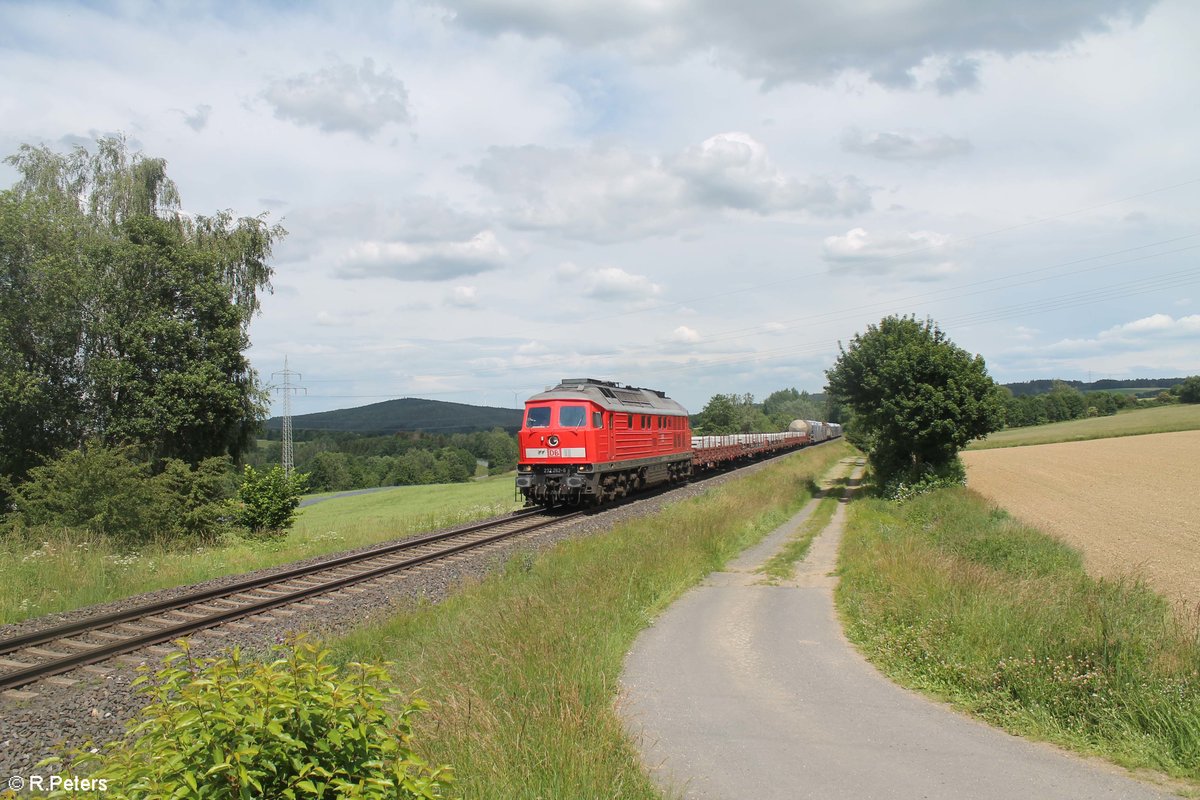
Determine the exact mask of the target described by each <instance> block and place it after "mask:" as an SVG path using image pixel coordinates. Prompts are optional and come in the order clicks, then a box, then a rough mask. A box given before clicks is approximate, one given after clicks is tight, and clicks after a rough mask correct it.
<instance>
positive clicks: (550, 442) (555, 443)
mask: <svg viewBox="0 0 1200 800" xmlns="http://www.w3.org/2000/svg"><path fill="white" fill-rule="evenodd" d="M546 444H548V445H550V446H551V447H558V437H557V436H551V437H550V438H549V439H547V440H546Z"/></svg>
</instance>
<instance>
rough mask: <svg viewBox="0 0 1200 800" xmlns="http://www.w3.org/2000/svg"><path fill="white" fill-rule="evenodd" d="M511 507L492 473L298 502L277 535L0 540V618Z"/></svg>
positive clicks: (50, 533)
mask: <svg viewBox="0 0 1200 800" xmlns="http://www.w3.org/2000/svg"><path fill="white" fill-rule="evenodd" d="M517 505H518V504H517V503H516V502H515V501H514V499H513V484H512V477H511V476H500V477H497V478H491V479H487V480H483V481H474V482H471V483H464V484H446V485H437V486H403V487H397V488H395V489H393V490H389V491H386V492H378V493H375V494H369V495H357V496H354V497H345V498H336V499H331V500H326V501H324V502H322V503H318V504H316V505H313V506H310V507H307V508H303V509H301V510H300V516H299V517H298V518H297V520H296V524H295V526H294V527H293V528H292V530H291V531H290V532H289V533H288V535H287V536H286V537H285V538H283V539H281V540H278V541H269V542H262V541H252V540H246V539H230V540H228V541H225V542H221V543H216V544H213V545H210V546H205V547H189V548H181V547H179V546H176V545H172V544H170V543H160V544H151V545H147V546H145V547H141V548H139V549H137V550H132V551H130V550H120V549H118V548H116V547H115V546H114V545H113V544H112V542H110V541H109V540H107V539H105V538H104V537H100V536H94V535H91V534H88V533H87V532H86V531H77V530H63V529H53V528H47V529H40V530H36V531H32V533H34V534H37V535H36V536H34V537H33V538H4V537H0V623H8V622H17V621H20V620H23V619H28V618H30V617H36V616H40V615H43V614H50V613H54V612H58V611H68V610H71V609H75V608H80V607H82V606H87V605H92V604H94V603H103V602H107V601H110V600H117V599H120V598H122V597H129V596H131V595H136V594H140V593H142V592H148V591H153V590H155V589H162V588H166V587H172V586H182V585H185V584H189V583H196V582H199V581H203V580H207V579H209V578H215V577H220V576H223V575H233V574H238V573H241V572H247V571H250V570H254V569H261V568H263V567H273V566H278V565H280V564H286V563H288V562H291V561H297V560H300V559H304V558H311V557H313V556H318V555H324V554H327V553H333V552H338V551H341V550H350V549H354V548H357V547H363V546H366V545H371V544H377V543H379V542H384V541H388V540H390V539H396V538H402V537H404V536H409V535H412V534H416V533H421V532H424V531H429V530H435V529H437V528H444V527H447V526H450V525H457V524H460V523H465V522H470V521H472V520H476V519H483V518H485V517H489V516H494V515H497V514H502V513H505V512H507V511H510V510H512V509H514V508H516V507H517Z"/></svg>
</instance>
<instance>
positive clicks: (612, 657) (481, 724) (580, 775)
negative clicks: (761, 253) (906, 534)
mask: <svg viewBox="0 0 1200 800" xmlns="http://www.w3.org/2000/svg"><path fill="white" fill-rule="evenodd" d="M849 453H850V448H849V446H848V445H846V444H844V443H842V442H834V443H830V444H827V445H823V446H821V447H818V448H813V449H809V450H805V451H802V452H801V453H798V454H795V455H793V456H791V457H789V458H787V459H784V460H782V461H781V462H779V463H776V464H773V465H771V466H769V467H767V468H766V469H764V470H762V471H761V472H759V473H757V474H755V475H752V476H748V477H747V478H745V479H743V480H738V481H734V482H730V483H728V484H726V485H725V486H723V487H720V488H718V489H714V490H713V491H710V492H706V493H705V494H703V495H702V496H700V497H696V498H692V499H689V500H685V501H681V502H678V503H674V504H672V505H670V506H668V507H667V508H666V509H664V510H663V511H662V512H661V513H660V514H657V515H655V516H653V517H649V518H643V519H638V520H633V521H629V522H626V523H623V524H621V525H618V526H617V527H615V528H614V529H613V530H611V531H609V532H607V533H604V534H600V535H596V536H592V537H588V538H585V539H579V540H574V541H570V542H566V543H563V544H562V545H560V546H559V547H557V548H555V549H554V550H553V551H551V552H549V553H547V554H544V555H542V556H540V557H537V558H534V557H532V556H531V557H528V558H515V559H513V560H512V561H511V562H510V563H509V565H508V568H507V570H506V571H505V572H504V574H503V575H497V576H494V577H493V578H491V579H488V580H485V581H483V582H482V583H480V584H477V585H475V586H472V587H469V588H467V589H465V590H464V591H462V592H460V593H458V594H456V595H455V596H454V597H452V598H450V599H449V600H447V601H445V602H444V603H442V604H440V605H438V606H431V607H419V608H416V609H415V610H413V611H412V612H410V613H406V614H402V615H399V616H397V617H395V618H394V619H392V620H391V621H389V622H388V623H386V624H381V625H374V626H370V627H368V628H366V629H363V630H362V631H360V632H358V633H357V634H356V635H353V636H351V637H349V638H347V639H344V640H342V641H340V642H339V643H337V644H336V646H335V653H336V654H337V655H338V657H339V658H341V659H345V660H355V659H361V660H368V661H385V660H390V661H393V662H395V664H394V667H393V672H394V674H395V675H396V677H397V681H398V684H399V685H400V686H401V687H405V688H411V689H415V690H418V691H419V692H420V695H421V696H422V697H423V698H424V699H425V700H427V701H428V702H429V703H430V704H431V709H430V711H429V712H428V713H426V714H424V715H422V716H421V717H419V718H418V719H417V720H416V728H417V731H416V741H417V743H418V746H419V747H420V748H421V749H422V750H423V751H424V755H425V756H426V757H428V758H430V759H432V760H433V761H435V762H439V763H449V764H452V765H453V766H454V768H455V770H456V771H457V774H458V779H459V782H460V788H461V790H462V791H463V793H464V796H465V797H467V798H498V797H503V798H506V800H519V799H520V798H530V799H531V800H532V798H549V797H553V798H595V797H620V798H657V797H659V796H660V795H659V793H658V792H657V791H656V790H655V789H654V788H653V786H652V785H651V784H650V782H649V779H648V778H647V777H646V775H645V774H644V773H643V771H642V767H641V764H640V762H639V760H638V756H637V753H636V752H635V751H634V750H633V748H632V747H631V746H630V743H629V740H628V739H627V738H626V736H625V734H624V731H623V728H622V724H621V721H620V719H619V718H618V716H617V715H616V712H615V711H614V709H613V700H614V696H615V694H616V691H617V681H618V676H619V675H620V672H621V667H622V663H623V661H624V657H625V654H626V652H627V651H628V649H629V647H630V645H631V644H632V642H633V640H634V638H635V637H636V635H637V633H638V632H639V631H640V630H641V629H642V628H644V627H645V626H646V625H648V624H649V623H650V622H651V621H652V620H653V619H654V617H655V616H656V615H657V614H658V613H660V612H661V611H662V609H664V608H665V607H666V606H667V605H668V604H669V603H670V602H671V601H672V600H674V599H675V598H676V597H678V596H679V595H680V594H681V593H682V592H683V591H684V590H686V589H687V588H689V587H690V586H692V585H694V584H695V583H697V582H698V581H699V580H700V579H701V578H702V577H703V576H704V575H706V574H707V573H709V572H710V571H712V570H714V569H718V568H720V567H721V565H723V564H724V563H725V562H726V560H728V559H729V558H730V557H731V556H733V555H734V554H736V553H738V552H739V551H741V550H742V549H743V548H745V547H746V546H747V545H749V544H752V543H754V542H755V541H757V540H759V539H760V538H761V537H762V536H763V535H765V534H766V533H767V532H769V531H770V530H772V529H773V528H774V527H776V526H778V525H779V524H780V523H782V522H783V521H784V520H786V519H787V518H788V517H789V516H790V515H791V514H793V513H795V512H796V511H797V510H799V509H800V508H801V507H802V506H803V504H804V502H805V501H806V500H807V499H808V497H809V492H810V486H811V485H812V482H813V481H815V480H816V479H817V478H819V477H820V476H821V475H823V474H824V473H825V472H826V471H827V470H828V469H829V468H830V467H831V466H832V465H834V464H835V463H836V462H837V460H838V459H840V458H843V457H845V456H846V455H848V454H849Z"/></svg>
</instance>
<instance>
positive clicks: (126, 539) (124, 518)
mask: <svg viewBox="0 0 1200 800" xmlns="http://www.w3.org/2000/svg"><path fill="white" fill-rule="evenodd" d="M228 472H229V459H228V458H209V459H205V460H204V461H201V462H200V464H199V465H198V466H197V467H196V468H195V469H192V468H191V467H189V466H188V465H187V464H185V463H183V462H182V461H178V460H175V459H169V460H167V461H166V462H165V463H164V465H163V471H162V472H161V473H159V474H158V475H153V474H151V470H150V465H149V464H147V463H145V462H143V461H140V460H138V458H137V457H136V453H135V451H134V450H133V449H132V448H127V447H124V448H122V447H108V446H105V445H100V444H92V445H89V446H88V447H85V448H82V449H79V450H70V451H67V452H65V453H63V454H62V455H60V456H59V457H58V458H56V459H54V460H52V461H49V462H47V463H46V464H44V465H42V466H40V467H34V468H33V469H31V470H30V471H29V479H28V480H27V481H25V482H24V483H22V484H21V485H20V486H17V487H16V488H15V489H13V490H12V493H11V498H10V502H11V504H12V509H13V510H12V512H11V513H10V514H9V515H8V517H7V523H8V526H9V527H10V528H16V529H20V528H34V527H40V526H49V527H61V528H78V529H84V530H88V531H90V532H92V533H94V534H99V535H101V536H105V537H108V538H110V539H113V540H115V541H117V542H119V543H121V544H122V545H130V544H139V543H144V542H148V541H151V540H156V539H157V540H168V541H169V540H177V539H181V538H186V539H192V540H196V539H202V540H213V539H216V538H218V537H219V536H220V534H221V533H223V532H225V531H226V530H227V529H228V527H229V525H228V522H229V520H228V517H229V511H228V506H227V501H228V497H229V486H228Z"/></svg>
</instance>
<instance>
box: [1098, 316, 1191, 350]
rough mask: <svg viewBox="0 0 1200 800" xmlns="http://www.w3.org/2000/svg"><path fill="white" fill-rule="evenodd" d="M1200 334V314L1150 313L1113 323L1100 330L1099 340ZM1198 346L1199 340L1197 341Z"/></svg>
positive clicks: (1126, 339) (1127, 339)
mask: <svg viewBox="0 0 1200 800" xmlns="http://www.w3.org/2000/svg"><path fill="white" fill-rule="evenodd" d="M1175 336H1188V337H1191V336H1200V314H1192V315H1191V316H1187V317H1179V318H1178V319H1176V318H1174V317H1172V316H1171V315H1170V314H1151V315H1150V316H1148V317H1142V318H1141V319H1135V320H1134V321H1133V322H1126V323H1124V324H1122V325H1114V326H1113V327H1111V328H1109V329H1108V330H1105V331H1101V332H1100V334H1099V336H1098V337H1097V338H1099V339H1101V340H1105V339H1108V340H1114V339H1115V340H1124V341H1130V340H1135V341H1136V340H1138V339H1144V338H1147V337H1175ZM1197 345H1198V346H1200V342H1197Z"/></svg>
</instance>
